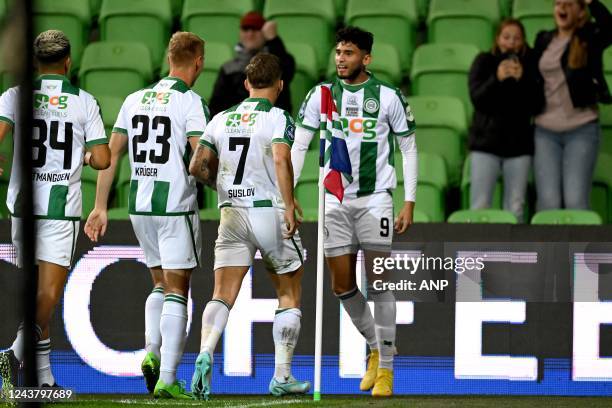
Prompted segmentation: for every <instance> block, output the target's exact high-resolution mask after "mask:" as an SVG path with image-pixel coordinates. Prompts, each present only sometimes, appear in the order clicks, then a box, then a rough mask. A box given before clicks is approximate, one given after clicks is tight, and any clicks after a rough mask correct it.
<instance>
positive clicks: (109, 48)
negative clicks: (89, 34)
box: [79, 42, 153, 98]
mask: <svg viewBox="0 0 612 408" xmlns="http://www.w3.org/2000/svg"><path fill="white" fill-rule="evenodd" d="M150 60H151V58H150V53H149V49H148V48H147V47H146V46H144V45H143V44H140V43H113V42H95V43H91V44H89V45H88V46H87V47H86V48H85V52H84V53H83V61H82V63H81V69H80V71H79V79H80V84H81V87H82V88H83V89H85V90H86V91H88V92H91V93H92V94H93V95H95V96H96V97H98V96H102V95H111V96H115V97H118V98H125V97H126V96H127V95H129V94H130V93H132V92H134V91H137V90H139V89H142V88H144V87H145V86H146V85H148V84H150V83H151V82H152V81H153V69H152V67H151V64H150V63H149V61H150Z"/></svg>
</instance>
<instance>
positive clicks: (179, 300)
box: [164, 293, 187, 305]
mask: <svg viewBox="0 0 612 408" xmlns="http://www.w3.org/2000/svg"><path fill="white" fill-rule="evenodd" d="M164 302H176V303H180V304H182V305H187V298H186V297H184V296H181V295H175V294H172V293H171V294H169V295H166V296H164Z"/></svg>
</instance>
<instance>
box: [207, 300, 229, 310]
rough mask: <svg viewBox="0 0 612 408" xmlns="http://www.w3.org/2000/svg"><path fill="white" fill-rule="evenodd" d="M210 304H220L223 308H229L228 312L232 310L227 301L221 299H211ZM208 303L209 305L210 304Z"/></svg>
mask: <svg viewBox="0 0 612 408" xmlns="http://www.w3.org/2000/svg"><path fill="white" fill-rule="evenodd" d="M210 302H219V303H221V304H222V305H223V306H225V307H227V310H232V307H231V306H230V305H229V304H227V302H226V301H225V300H221V299H211V300H210ZM210 302H208V303H210Z"/></svg>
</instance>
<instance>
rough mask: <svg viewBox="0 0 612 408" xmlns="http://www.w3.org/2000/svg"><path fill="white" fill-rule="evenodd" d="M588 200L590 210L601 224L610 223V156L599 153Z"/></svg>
mask: <svg viewBox="0 0 612 408" xmlns="http://www.w3.org/2000/svg"><path fill="white" fill-rule="evenodd" d="M590 199H591V200H590V201H591V209H592V210H593V211H595V212H596V213H598V214H599V215H600V216H601V219H602V220H603V222H605V223H612V154H608V153H599V157H598V158H597V163H596V164H595V172H594V174H593V185H592V188H591V197H590Z"/></svg>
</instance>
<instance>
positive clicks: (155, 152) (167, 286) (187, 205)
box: [85, 32, 208, 399]
mask: <svg viewBox="0 0 612 408" xmlns="http://www.w3.org/2000/svg"><path fill="white" fill-rule="evenodd" d="M168 62H169V65H170V76H168V77H166V78H163V79H162V80H160V81H159V82H157V83H155V84H153V85H151V86H150V87H148V88H146V89H142V90H140V91H137V92H134V93H132V94H131V95H129V96H128V97H127V98H126V100H125V102H124V103H123V106H122V107H121V110H120V112H119V115H118V117H117V121H116V122H115V126H114V128H113V134H112V136H111V141H110V148H111V166H110V168H109V169H108V170H106V171H104V172H101V173H100V175H99V176H98V186H97V194H96V206H95V208H94V210H93V211H92V213H91V214H90V215H89V218H88V219H87V224H86V226H85V232H86V233H87V235H88V236H89V237H90V238H91V239H92V240H93V241H97V240H98V238H99V237H100V236H101V235H103V234H104V232H105V230H106V226H107V222H108V220H107V205H108V196H109V192H110V189H111V185H112V183H113V178H114V175H115V169H116V167H117V162H118V161H119V158H120V156H121V153H122V152H123V151H124V150H125V148H126V147H127V148H128V149H129V156H130V168H131V172H132V174H131V181H130V193H129V199H128V206H129V214H130V219H131V221H132V226H133V227H134V232H135V233H136V238H137V239H138V242H139V243H140V246H141V248H142V249H143V251H144V254H145V260H146V264H147V267H149V268H150V270H151V276H152V278H153V284H154V289H153V292H152V293H151V294H150V295H149V297H148V298H147V301H146V304H145V350H146V352H147V354H146V356H145V359H144V361H143V362H142V367H141V368H142V372H143V375H144V377H145V381H146V385H147V388H148V390H149V392H153V395H154V397H156V398H175V399H190V398H191V395H190V394H188V393H187V392H186V391H185V387H184V385H183V383H181V382H179V381H177V379H176V370H177V367H178V365H179V363H180V361H181V357H182V355H183V347H184V344H185V337H186V333H185V331H186V327H187V297H188V293H189V281H190V277H191V272H192V270H193V269H194V268H195V267H196V266H198V264H199V259H200V252H201V246H202V244H201V239H200V220H199V214H198V205H197V199H196V181H195V179H194V178H193V177H191V176H190V175H189V172H188V166H189V155H190V153H191V151H193V150H195V148H196V147H197V144H198V139H199V138H200V136H201V135H202V133H203V132H204V129H205V127H206V123H207V118H208V108H207V107H206V105H205V104H204V102H203V100H202V99H201V98H200V97H199V96H198V95H197V94H196V93H195V92H193V91H192V90H191V89H190V86H192V85H193V83H194V82H195V80H196V79H197V78H198V76H199V75H200V73H201V71H202V68H203V65H204V41H203V40H202V39H201V38H199V37H198V36H196V35H195V34H192V33H188V32H177V33H175V34H174V35H173V36H172V38H171V39H170V43H169V45H168Z"/></svg>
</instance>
